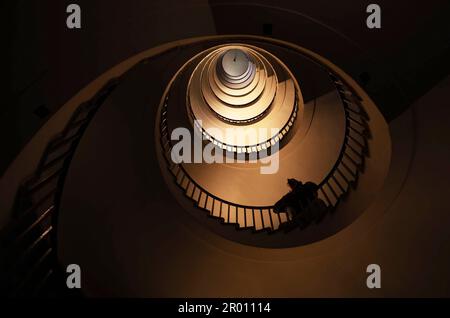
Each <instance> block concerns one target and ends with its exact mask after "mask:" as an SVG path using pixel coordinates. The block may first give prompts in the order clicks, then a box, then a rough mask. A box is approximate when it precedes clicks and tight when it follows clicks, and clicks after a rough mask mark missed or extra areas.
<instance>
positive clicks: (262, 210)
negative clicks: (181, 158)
mask: <svg viewBox="0 0 450 318" xmlns="http://www.w3.org/2000/svg"><path fill="white" fill-rule="evenodd" d="M330 77H331V79H332V81H333V83H334V85H335V87H336V89H337V91H338V92H339V96H340V98H341V101H342V104H343V108H344V112H345V137H344V142H343V144H342V147H341V150H340V152H339V155H338V158H337V160H336V163H335V164H334V166H333V168H332V169H331V170H330V172H329V173H328V175H327V176H326V177H325V178H324V179H323V180H322V182H321V183H320V184H319V185H318V197H319V198H320V199H321V200H322V201H323V202H324V203H325V204H326V206H327V208H328V209H329V210H331V209H334V208H335V207H336V206H337V204H338V203H339V201H340V200H341V198H343V197H344V196H345V195H346V194H347V193H348V191H349V187H350V186H355V185H356V182H357V180H358V175H359V173H360V172H361V171H363V169H364V158H365V156H366V155H367V153H368V143H367V136H368V133H369V129H368V125H367V119H368V117H367V114H366V113H365V111H364V108H363V106H362V104H361V98H360V97H359V96H358V95H357V94H356V93H355V92H354V91H353V90H352V89H351V88H350V86H349V85H347V84H346V83H345V82H344V81H343V80H342V79H341V78H340V77H339V76H338V75H337V74H335V73H332V72H331V71H330ZM168 100H169V97H168V95H167V96H165V97H164V103H163V105H162V109H161V117H160V127H159V128H160V135H161V137H160V142H161V147H162V149H163V152H164V158H165V161H166V163H167V165H168V169H169V171H170V172H171V174H172V175H173V177H174V181H175V183H176V184H177V185H178V186H179V187H180V188H181V189H182V191H184V194H185V195H186V196H187V197H188V198H189V199H191V200H192V201H193V203H194V205H195V206H196V207H198V208H200V209H202V210H204V211H206V212H207V214H208V215H209V216H211V217H213V218H216V219H218V220H220V221H221V222H222V223H229V224H234V225H235V226H236V227H237V228H238V229H248V228H251V229H253V230H254V231H256V232H259V231H263V230H266V231H269V232H273V231H277V230H279V229H280V227H281V225H282V224H284V223H287V222H289V221H291V220H292V218H293V215H292V214H290V213H289V212H282V213H275V212H274V206H249V205H242V204H239V203H235V202H230V201H228V200H225V199H223V198H220V197H218V196H216V195H214V194H212V193H210V192H209V191H207V190H206V189H205V188H203V187H202V186H201V185H199V184H198V183H197V182H196V181H195V180H194V179H193V178H192V177H191V176H190V175H189V174H188V173H187V171H186V169H185V168H184V167H183V165H182V164H176V163H173V161H172V160H171V150H172V147H173V144H172V141H171V139H170V136H169V126H168V119H167V113H168Z"/></svg>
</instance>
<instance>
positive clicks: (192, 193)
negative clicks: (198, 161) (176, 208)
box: [186, 182, 195, 198]
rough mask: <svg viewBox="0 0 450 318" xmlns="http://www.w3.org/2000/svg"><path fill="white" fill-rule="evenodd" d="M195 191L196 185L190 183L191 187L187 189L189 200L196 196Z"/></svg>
mask: <svg viewBox="0 0 450 318" xmlns="http://www.w3.org/2000/svg"><path fill="white" fill-rule="evenodd" d="M194 190H195V184H194V183H193V182H189V185H188V187H187V189H186V196H187V197H188V198H192V196H193V195H194Z"/></svg>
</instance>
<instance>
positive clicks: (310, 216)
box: [274, 179, 328, 231]
mask: <svg viewBox="0 0 450 318" xmlns="http://www.w3.org/2000/svg"><path fill="white" fill-rule="evenodd" d="M288 186H289V187H290V189H291V191H289V192H288V193H287V194H286V195H284V196H283V197H282V198H281V199H280V200H279V201H278V202H276V203H275V205H274V212H276V213H282V212H287V213H290V214H291V215H292V216H293V217H292V221H291V222H287V223H285V224H282V226H281V229H283V230H284V231H290V230H293V229H294V228H296V227H299V228H300V229H304V228H306V227H307V226H308V225H309V224H311V223H312V222H315V223H319V222H320V221H321V220H322V219H323V217H324V216H325V214H326V213H327V210H328V208H327V206H326V204H325V202H323V201H322V200H321V199H319V197H318V190H319V186H318V185H317V184H315V183H313V182H306V183H303V182H301V181H299V180H296V179H288Z"/></svg>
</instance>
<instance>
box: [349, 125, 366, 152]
mask: <svg viewBox="0 0 450 318" xmlns="http://www.w3.org/2000/svg"><path fill="white" fill-rule="evenodd" d="M348 136H349V139H352V140H354V141H355V142H356V143H358V144H359V145H360V146H361V147H363V148H366V147H367V141H366V138H365V137H364V135H362V134H360V133H358V132H357V131H355V130H352V129H349V131H348Z"/></svg>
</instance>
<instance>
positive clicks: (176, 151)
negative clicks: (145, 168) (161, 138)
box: [170, 120, 280, 174]
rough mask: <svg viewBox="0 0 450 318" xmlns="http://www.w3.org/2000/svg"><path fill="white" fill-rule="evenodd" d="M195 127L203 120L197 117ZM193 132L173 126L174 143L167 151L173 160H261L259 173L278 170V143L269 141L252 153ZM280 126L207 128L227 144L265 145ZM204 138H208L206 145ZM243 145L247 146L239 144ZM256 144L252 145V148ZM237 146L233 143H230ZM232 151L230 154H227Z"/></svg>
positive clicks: (273, 172) (228, 161) (207, 131)
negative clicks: (228, 147) (225, 147)
mask: <svg viewBox="0 0 450 318" xmlns="http://www.w3.org/2000/svg"><path fill="white" fill-rule="evenodd" d="M194 126H197V127H202V121H201V120H198V121H197V120H196V121H195V122H194ZM194 131H195V133H194V134H192V133H191V131H190V130H189V129H187V128H184V127H179V128H176V129H174V130H173V131H172V133H171V136H170V138H171V140H172V141H173V142H175V144H174V145H173V147H172V150H171V152H170V156H171V159H172V161H173V162H174V163H176V164H180V163H208V164H211V163H248V162H249V163H260V173H261V174H275V173H277V172H278V169H279V164H280V160H279V152H278V150H279V142H274V143H271V144H270V146H263V147H261V146H260V147H258V148H259V150H258V151H252V152H237V151H236V152H234V151H231V152H227V150H225V149H223V148H221V147H219V146H218V145H217V142H216V144H215V143H214V142H212V141H210V140H209V139H208V138H207V137H206V136H205V134H202V133H201V132H199V131H198V130H197V129H194ZM279 132H280V129H279V128H261V127H259V128H251V127H245V128H244V127H233V128H225V129H221V128H217V127H212V128H208V129H206V133H207V134H208V135H209V136H214V138H215V140H220V141H221V142H220V143H221V144H226V145H257V144H259V143H260V141H263V142H262V143H261V144H263V145H265V144H266V143H267V140H270V139H271V136H277V135H278V134H279ZM203 141H209V142H208V143H206V145H204V144H203ZM242 147H243V148H248V147H245V146H242ZM254 147H255V146H253V147H251V148H254ZM231 148H234V149H236V148H237V147H236V146H231ZM230 153H231V154H230Z"/></svg>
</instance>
